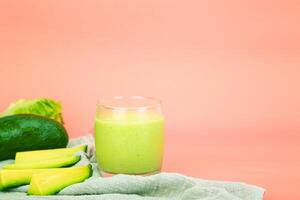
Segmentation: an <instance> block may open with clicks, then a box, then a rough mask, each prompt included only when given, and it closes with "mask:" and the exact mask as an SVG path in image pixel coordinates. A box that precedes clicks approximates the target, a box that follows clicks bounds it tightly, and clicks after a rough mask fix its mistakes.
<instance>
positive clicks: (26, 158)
mask: <svg viewBox="0 0 300 200" xmlns="http://www.w3.org/2000/svg"><path fill="white" fill-rule="evenodd" d="M81 151H82V152H86V151H87V145H81V146H77V147H72V148H60V149H48V150H36V151H24V152H18V153H17V154H16V158H15V163H17V164H20V163H27V162H37V161H42V160H49V159H53V158H57V157H65V156H72V155H74V154H76V153H77V152H81Z"/></svg>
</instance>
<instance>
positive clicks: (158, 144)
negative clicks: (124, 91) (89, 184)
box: [95, 96, 164, 176]
mask: <svg viewBox="0 0 300 200" xmlns="http://www.w3.org/2000/svg"><path fill="white" fill-rule="evenodd" d="M95 145H96V157H97V161H98V164H99V167H100V170H101V173H102V174H103V175H104V176H107V175H112V174H119V173H122V174H153V173H157V172H159V171H160V169H161V166H162V159H163V146H164V117H163V115H162V111H161V102H160V101H159V100H157V99H154V98H148V97H142V96H129V97H126V96H117V97H112V98H105V99H102V100H100V101H99V102H98V104H97V111H96V119H95Z"/></svg>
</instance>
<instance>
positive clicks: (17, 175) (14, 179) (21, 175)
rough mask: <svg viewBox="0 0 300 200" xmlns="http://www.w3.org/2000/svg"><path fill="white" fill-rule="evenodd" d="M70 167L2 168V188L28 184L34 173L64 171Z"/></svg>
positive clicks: (0, 178) (0, 173) (0, 183)
mask: <svg viewBox="0 0 300 200" xmlns="http://www.w3.org/2000/svg"><path fill="white" fill-rule="evenodd" d="M66 169H68V168H50V169H18V170H13V169H2V170H0V190H6V189H9V188H12V187H17V186H21V185H26V184H29V183H30V180H31V177H32V175H33V174H37V173H42V172H52V173H56V172H62V171H64V170H66Z"/></svg>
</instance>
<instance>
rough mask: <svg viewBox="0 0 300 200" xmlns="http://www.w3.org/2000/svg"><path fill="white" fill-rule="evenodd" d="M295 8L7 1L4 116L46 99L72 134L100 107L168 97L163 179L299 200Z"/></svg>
mask: <svg viewBox="0 0 300 200" xmlns="http://www.w3.org/2000/svg"><path fill="white" fill-rule="evenodd" d="M299 7H300V3H299V1H292V0H288V1H271V0H265V1H259V0H254V1H253V0H252V1H250V0H249V1H234V0H212V1H196V0H195V1H192V0H191V1H183V0H181V1H171V0H164V1H161V0H152V1H109V0H107V1H98V0H97V1H96V0H90V1H82V0H81V1H80V0H72V1H71V0H70V1H67V0H62V1H52V0H44V1H38V0H27V1H16V0H6V1H5V0H3V1H0V80H1V82H0V92H1V98H0V109H1V110H3V109H4V108H5V107H6V106H7V105H8V104H9V102H11V101H14V100H16V99H19V98H36V97H51V98H55V99H58V100H60V101H61V102H62V103H63V107H64V117H65V121H66V128H67V129H68V131H69V134H70V135H71V136H72V137H76V136H80V135H83V134H84V133H87V132H88V131H90V130H91V129H92V127H93V118H94V112H95V105H96V101H97V99H99V98H100V97H102V96H112V95H134V94H139V95H146V96H153V97H158V98H161V99H162V100H163V103H164V104H163V108H164V113H165V116H166V119H167V125H166V132H167V134H166V138H167V140H166V152H165V162H164V171H175V172H180V173H184V174H186V175H191V176H197V177H201V178H209V179H223V180H235V181H244V182H248V183H253V184H257V185H260V186H263V187H265V188H266V189H267V193H266V195H265V199H267V200H271V199H272V200H282V199H289V200H293V199H299V198H300V192H299V188H298V187H299V184H300V159H299V153H300V136H299V133H300V103H299V102H300V92H299V90H300V89H299V86H300V78H299V76H300V57H299V55H300V37H299V35H300V28H299V27H300V22H299V21H300V12H299Z"/></svg>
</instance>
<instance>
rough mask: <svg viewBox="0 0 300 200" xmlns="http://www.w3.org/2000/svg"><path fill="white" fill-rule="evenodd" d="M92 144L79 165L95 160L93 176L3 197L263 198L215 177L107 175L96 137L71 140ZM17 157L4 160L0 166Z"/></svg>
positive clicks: (64, 199)
mask: <svg viewBox="0 0 300 200" xmlns="http://www.w3.org/2000/svg"><path fill="white" fill-rule="evenodd" d="M80 144H88V145H89V151H88V153H87V154H83V153H82V159H81V161H80V162H79V163H77V164H76V166H78V165H86V164H92V166H93V176H92V177H91V178H89V179H87V180H86V181H84V182H82V183H78V184H74V185H71V186H69V187H66V188H64V189H63V190H61V191H60V192H59V193H58V194H57V195H53V196H28V195H26V191H27V189H28V186H21V187H18V188H14V189H11V190H8V191H2V192H0V200H123V199H124V200H127V199H131V200H262V199H263V193H264V189H263V188H260V187H257V186H254V185H248V184H245V183H238V182H225V181H212V180H203V179H198V178H192V177H187V176H183V175H180V174H176V173H159V174H156V175H152V176H132V175H115V176H113V177H110V178H103V177H101V176H100V173H99V171H98V165H97V162H96V159H95V148H94V141H93V137H92V136H91V135H87V136H84V137H81V138H78V139H74V140H72V141H71V142H70V144H69V146H76V145H80ZM11 162H13V160H8V161H2V162H0V167H1V166H2V165H4V164H7V163H11Z"/></svg>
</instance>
